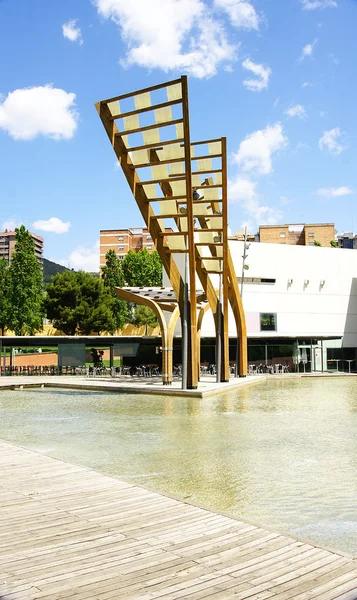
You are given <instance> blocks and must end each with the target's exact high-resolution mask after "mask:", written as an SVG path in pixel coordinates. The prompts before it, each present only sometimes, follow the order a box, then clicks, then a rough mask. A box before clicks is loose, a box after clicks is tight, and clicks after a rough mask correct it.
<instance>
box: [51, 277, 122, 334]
mask: <svg viewBox="0 0 357 600" xmlns="http://www.w3.org/2000/svg"><path fill="white" fill-rule="evenodd" d="M46 291H47V298H46V308H47V317H48V319H50V320H51V321H52V322H53V324H54V326H55V327H57V328H58V329H60V330H61V331H63V333H65V334H67V335H75V334H82V335H89V334H91V333H92V332H94V333H97V334H99V333H101V332H102V331H108V332H109V333H114V332H115V330H116V322H115V317H114V314H113V307H114V298H113V296H112V294H111V291H110V289H109V288H108V287H105V286H104V283H103V281H102V280H101V279H97V278H95V277H93V276H92V275H90V274H89V273H85V272H84V271H78V272H77V273H75V272H74V271H66V272H65V273H58V274H57V275H55V276H54V278H53V280H52V282H51V283H50V284H48V286H47V288H46Z"/></svg>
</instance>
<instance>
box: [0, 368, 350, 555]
mask: <svg viewBox="0 0 357 600" xmlns="http://www.w3.org/2000/svg"><path fill="white" fill-rule="evenodd" d="M0 411H1V412H0V415H1V418H0V438H2V439H5V440H9V441H12V442H14V443H17V444H20V445H22V446H25V447H27V448H30V449H34V450H37V451H40V452H43V453H46V454H48V455H50V456H54V457H57V458H61V459H64V460H67V461H70V462H73V463H77V464H81V465H86V466H89V467H92V468H94V469H96V470H98V471H101V472H103V473H107V474H111V475H114V476H117V477H119V478H121V479H126V480H128V481H131V482H133V483H136V484H139V485H144V486H147V487H150V488H153V489H155V490H157V491H159V492H163V493H166V494H169V495H172V496H175V497H178V498H181V499H188V500H189V501H190V502H193V503H197V504H200V505H203V506H205V507H207V508H211V509H213V510H218V511H223V512H226V513H228V514H230V515H233V516H236V517H239V518H241V519H245V520H247V521H251V522H253V523H258V524H261V525H265V526H267V527H269V528H273V529H275V530H278V531H280V532H287V533H290V534H292V535H295V536H297V537H300V538H303V539H306V540H311V541H315V542H317V543H319V544H322V545H325V546H329V547H332V548H335V549H339V550H342V551H345V552H348V553H351V554H354V555H357V434H356V432H357V378H353V377H351V378H345V379H344V378H328V379H322V378H314V379H308V378H306V379H298V380H296V379H286V380H276V381H274V380H272V381H270V380H268V381H262V382H261V383H258V384H255V385H250V386H246V387H242V388H241V389H240V390H238V391H234V392H230V393H228V394H227V395H226V396H224V397H220V398H216V399H212V398H209V399H201V400H198V399H183V398H170V397H166V398H163V397H159V396H156V397H154V396H151V397H148V398H145V397H143V396H141V395H127V394H125V395H124V394H123V395H120V394H107V393H100V392H87V391H68V390H63V391H60V390H49V389H43V390H37V389H36V390H24V391H2V392H1V393H0Z"/></svg>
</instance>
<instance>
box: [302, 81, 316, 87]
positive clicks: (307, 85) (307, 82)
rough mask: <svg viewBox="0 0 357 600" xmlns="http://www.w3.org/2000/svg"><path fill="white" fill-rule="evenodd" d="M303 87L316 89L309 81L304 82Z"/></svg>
mask: <svg viewBox="0 0 357 600" xmlns="http://www.w3.org/2000/svg"><path fill="white" fill-rule="evenodd" d="M302 87H303V88H306V87H314V84H313V83H310V82H309V81H304V83H303V84H302Z"/></svg>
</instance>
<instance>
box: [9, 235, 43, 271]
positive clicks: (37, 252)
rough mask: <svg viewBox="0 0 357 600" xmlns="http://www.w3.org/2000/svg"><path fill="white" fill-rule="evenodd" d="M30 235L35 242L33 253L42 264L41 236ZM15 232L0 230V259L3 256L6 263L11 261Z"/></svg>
mask: <svg viewBox="0 0 357 600" xmlns="http://www.w3.org/2000/svg"><path fill="white" fill-rule="evenodd" d="M30 235H31V237H32V239H33V241H34V244H35V255H36V257H37V259H38V261H39V262H40V263H41V265H42V257H43V241H44V240H43V238H42V237H41V236H39V235H36V234H35V233H31V232H30ZM15 243H16V233H15V231H8V230H7V229H5V231H3V232H2V233H1V232H0V259H2V258H4V259H5V260H6V261H7V263H8V264H10V262H11V258H12V255H13V253H14V252H15Z"/></svg>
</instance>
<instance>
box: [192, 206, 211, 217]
mask: <svg viewBox="0 0 357 600" xmlns="http://www.w3.org/2000/svg"><path fill="white" fill-rule="evenodd" d="M207 214H208V211H207V206H206V205H205V204H195V203H193V216H194V217H197V216H201V215H207Z"/></svg>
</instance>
